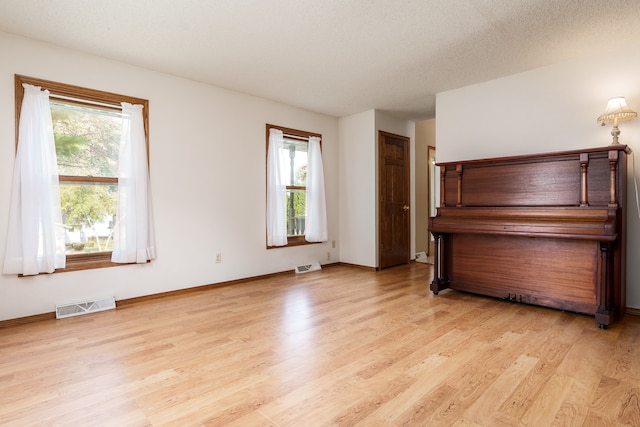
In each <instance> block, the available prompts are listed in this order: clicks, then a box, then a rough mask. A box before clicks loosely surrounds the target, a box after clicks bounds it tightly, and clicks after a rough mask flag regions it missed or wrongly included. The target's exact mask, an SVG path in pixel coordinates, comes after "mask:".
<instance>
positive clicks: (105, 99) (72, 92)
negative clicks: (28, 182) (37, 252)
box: [14, 74, 150, 273]
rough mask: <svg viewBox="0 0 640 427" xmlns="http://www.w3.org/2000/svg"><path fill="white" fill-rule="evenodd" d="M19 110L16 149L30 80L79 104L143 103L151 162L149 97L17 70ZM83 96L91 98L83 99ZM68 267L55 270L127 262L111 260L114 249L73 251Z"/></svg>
mask: <svg viewBox="0 0 640 427" xmlns="http://www.w3.org/2000/svg"><path fill="white" fill-rule="evenodd" d="M14 83H15V111H16V123H15V127H16V130H15V135H16V142H15V146H16V151H17V149H18V139H19V129H20V112H21V109H22V99H23V97H24V87H23V86H22V85H23V84H29V85H33V86H40V87H41V88H42V89H43V90H48V91H49V93H50V94H51V95H59V96H63V97H68V98H73V100H71V101H69V100H65V101H67V102H72V103H75V104H78V105H84V106H93V107H95V104H92V102H93V103H99V104H101V107H103V108H110V107H109V106H112V107H111V108H113V110H114V111H122V108H121V103H122V102H128V103H130V104H141V105H142V106H143V109H142V118H143V122H144V134H145V145H146V149H147V165H148V166H149V167H150V165H149V101H148V100H147V99H143V98H136V97H133V96H128V95H121V94H117V93H113V92H106V91H101V90H96V89H89V88H85V87H82V86H75V85H70V84H66V83H59V82H54V81H50V80H44V79H39V78H35V77H28V76H24V75H20V74H15V78H14ZM82 100H85V101H88V102H82ZM59 179H60V182H78V180H77V179H74V178H73V177H70V176H60V178H59ZM84 181H86V182H89V181H91V182H96V183H111V184H113V183H115V184H117V178H115V179H114V178H105V177H86V179H85V180H84ZM66 259H67V261H66V267H65V268H59V269H56V270H55V271H54V273H59V272H65V271H76V270H88V269H95V268H105V267H115V266H120V265H127V264H121V263H114V262H111V251H109V252H99V253H90V254H71V255H66Z"/></svg>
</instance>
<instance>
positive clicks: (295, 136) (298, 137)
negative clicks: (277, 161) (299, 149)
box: [282, 133, 309, 141]
mask: <svg viewBox="0 0 640 427" xmlns="http://www.w3.org/2000/svg"><path fill="white" fill-rule="evenodd" d="M282 136H283V137H285V138H291V139H299V140H301V141H309V137H306V136H299V135H291V134H288V133H283V134H282Z"/></svg>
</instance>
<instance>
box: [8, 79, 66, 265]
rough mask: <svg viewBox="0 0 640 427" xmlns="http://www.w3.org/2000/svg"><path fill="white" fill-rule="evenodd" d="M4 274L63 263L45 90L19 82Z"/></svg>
mask: <svg viewBox="0 0 640 427" xmlns="http://www.w3.org/2000/svg"><path fill="white" fill-rule="evenodd" d="M23 87H24V96H23V99H22V107H21V109H20V123H19V125H18V149H17V153H16V160H15V166H14V171H13V186H12V189H11V207H10V211H9V232H8V237H7V247H6V253H5V259H4V269H3V272H4V273H5V274H22V275H25V276H27V275H35V274H39V273H52V272H53V271H54V270H55V269H56V268H64V267H65V264H66V258H65V247H64V228H63V226H62V215H61V212H60V186H59V182H58V164H57V161H56V147H55V142H54V138H53V124H52V120H51V107H50V106H49V92H48V91H42V90H41V88H40V87H37V86H32V85H27V84H23Z"/></svg>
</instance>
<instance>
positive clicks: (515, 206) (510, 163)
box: [429, 145, 631, 328]
mask: <svg viewBox="0 0 640 427" xmlns="http://www.w3.org/2000/svg"><path fill="white" fill-rule="evenodd" d="M630 152H631V150H630V149H629V148H628V147H627V146H626V145H611V146H608V147H603V148H591V149H586V150H580V151H565V152H557V153H546V154H538V155H526V156H516V157H503V158H495V159H483V160H469V161H460V162H447V163H438V164H437V166H439V167H440V207H439V208H438V209H437V212H436V216H435V217H432V218H430V219H429V231H430V232H431V233H432V234H433V237H434V239H435V260H434V264H435V265H434V279H433V282H432V283H431V290H432V291H433V292H434V294H436V295H437V294H438V292H440V291H441V290H443V289H446V288H452V289H456V290H460V291H466V292H473V293H478V294H483V295H489V296H493V297H498V298H503V299H508V300H512V301H518V302H523V303H528V304H535V305H541V306H546V307H551V308H556V309H561V310H567V311H572V312H577V313H584V314H589V315H592V316H595V320H596V323H597V324H598V326H599V327H601V328H606V327H607V326H608V325H609V324H610V323H611V322H612V321H614V320H615V319H616V318H618V317H619V316H621V315H622V314H624V310H625V306H626V298H625V289H626V288H625V286H626V284H625V271H626V265H625V246H626V241H625V221H626V219H625V218H626V217H625V203H626V180H627V155H628V154H629V153H630Z"/></svg>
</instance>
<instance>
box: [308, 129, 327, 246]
mask: <svg viewBox="0 0 640 427" xmlns="http://www.w3.org/2000/svg"><path fill="white" fill-rule="evenodd" d="M305 208H306V211H307V224H306V229H305V235H304V238H305V240H306V241H307V242H326V241H327V239H328V232H327V207H326V201H325V196H324V170H323V168H322V152H321V150H320V138H318V137H316V136H311V137H309V148H308V153H307V197H306V206H305Z"/></svg>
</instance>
